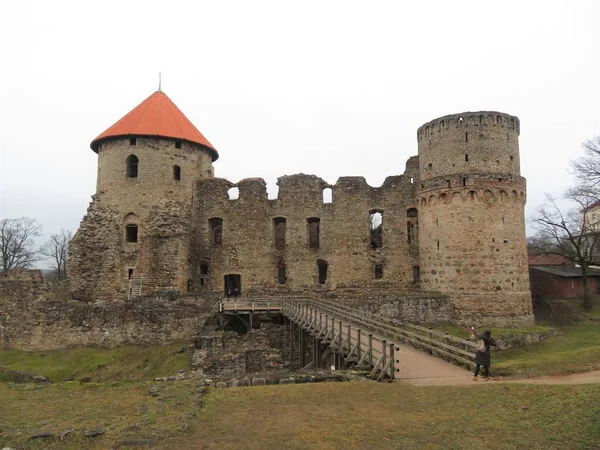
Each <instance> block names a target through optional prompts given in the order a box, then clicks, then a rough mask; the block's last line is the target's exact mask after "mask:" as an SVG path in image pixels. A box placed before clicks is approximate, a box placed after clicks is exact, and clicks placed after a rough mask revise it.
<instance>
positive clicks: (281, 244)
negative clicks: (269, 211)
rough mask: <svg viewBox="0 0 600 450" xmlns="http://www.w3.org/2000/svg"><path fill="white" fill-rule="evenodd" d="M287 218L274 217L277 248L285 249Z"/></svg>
mask: <svg viewBox="0 0 600 450" xmlns="http://www.w3.org/2000/svg"><path fill="white" fill-rule="evenodd" d="M286 225H287V220H286V218H285V217H275V218H273V230H274V235H275V249H276V250H285V234H286Z"/></svg>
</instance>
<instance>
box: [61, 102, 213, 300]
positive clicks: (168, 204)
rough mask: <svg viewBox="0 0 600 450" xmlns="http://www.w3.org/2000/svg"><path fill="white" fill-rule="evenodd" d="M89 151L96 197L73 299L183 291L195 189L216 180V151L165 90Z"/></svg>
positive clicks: (80, 246) (82, 232) (75, 255)
mask: <svg viewBox="0 0 600 450" xmlns="http://www.w3.org/2000/svg"><path fill="white" fill-rule="evenodd" d="M90 147H91V148H92V150H94V151H95V152H96V153H97V154H98V173H97V183H96V194H95V195H94V196H93V197H92V198H93V201H92V203H91V204H90V207H89V208H88V212H87V214H86V216H85V217H84V219H83V221H82V222H81V225H80V227H79V230H78V231H77V233H76V234H75V236H74V238H73V240H72V242H71V245H70V246H69V273H70V275H71V278H72V280H73V283H72V288H73V295H74V296H75V298H78V299H82V300H89V301H94V300H99V299H102V300H112V299H121V298H122V297H123V296H124V295H127V296H128V297H130V296H132V295H134V296H135V295H143V294H144V293H148V292H156V291H171V290H178V291H184V290H185V289H186V285H187V283H188V282H189V279H190V277H191V275H190V269H189V264H188V259H189V258H190V242H191V239H192V236H191V231H190V217H191V210H192V203H193V195H194V194H193V193H194V188H195V185H196V182H197V181H199V180H201V179H203V178H209V177H213V165H212V163H213V162H214V161H215V160H216V159H217V158H218V157H219V155H218V153H217V151H216V150H215V148H214V147H213V146H212V145H211V144H210V142H208V140H207V139H206V138H205V137H204V136H203V135H202V134H201V133H200V132H199V131H198V129H197V128H196V127H195V126H194V125H193V124H192V123H191V122H190V121H189V120H188V119H187V118H186V117H185V115H184V114H183V113H182V112H181V111H180V110H179V108H177V106H175V104H174V103H173V102H172V101H171V100H170V99H169V97H167V95H166V94H165V93H163V92H162V91H160V90H158V91H156V92H154V93H153V94H152V95H150V96H149V97H148V98H147V99H145V100H144V101H143V102H142V103H140V104H139V105H138V106H136V107H135V108H134V109H133V110H131V111H130V112H129V113H128V114H126V115H125V116H124V117H123V118H121V119H120V120H119V121H117V122H116V123H115V124H114V125H112V126H111V127H109V128H108V129H107V130H106V131H104V132H103V133H102V134H100V135H99V136H98V137H97V138H96V139H94V140H93V141H92V143H91V144H90Z"/></svg>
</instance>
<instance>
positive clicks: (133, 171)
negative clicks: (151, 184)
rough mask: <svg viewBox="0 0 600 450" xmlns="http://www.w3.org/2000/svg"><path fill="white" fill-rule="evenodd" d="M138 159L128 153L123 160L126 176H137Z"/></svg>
mask: <svg viewBox="0 0 600 450" xmlns="http://www.w3.org/2000/svg"><path fill="white" fill-rule="evenodd" d="M139 162H140V160H139V159H138V157H137V156H135V155H129V156H128V157H127V159H126V160H125V174H126V176H127V177H128V178H137V176H138V166H139Z"/></svg>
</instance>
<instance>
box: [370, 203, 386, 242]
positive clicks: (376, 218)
mask: <svg viewBox="0 0 600 450" xmlns="http://www.w3.org/2000/svg"><path fill="white" fill-rule="evenodd" d="M369 233H370V236H369V237H370V241H371V244H370V245H371V248H372V249H376V248H381V247H383V210H380V209H373V210H371V211H369Z"/></svg>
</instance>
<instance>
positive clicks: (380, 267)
mask: <svg viewBox="0 0 600 450" xmlns="http://www.w3.org/2000/svg"><path fill="white" fill-rule="evenodd" d="M382 278H383V265H381V264H377V265H376V266H375V279H376V280H381V279H382Z"/></svg>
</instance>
